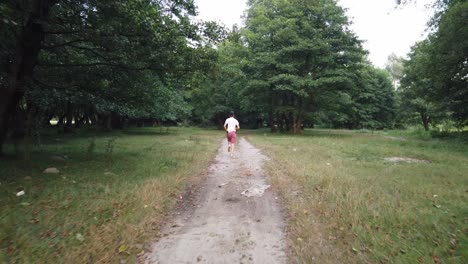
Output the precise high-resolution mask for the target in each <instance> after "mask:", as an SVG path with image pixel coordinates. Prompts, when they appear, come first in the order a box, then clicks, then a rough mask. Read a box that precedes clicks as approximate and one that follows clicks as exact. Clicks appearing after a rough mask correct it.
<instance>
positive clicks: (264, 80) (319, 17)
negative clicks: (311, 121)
mask: <svg viewBox="0 0 468 264" xmlns="http://www.w3.org/2000/svg"><path fill="white" fill-rule="evenodd" d="M244 35H245V39H246V45H247V46H248V47H249V49H250V50H251V53H250V54H251V57H250V58H249V60H250V62H251V63H250V64H249V65H248V66H247V72H246V73H247V74H248V75H249V77H248V79H249V82H248V87H249V92H250V94H251V95H255V99H254V100H257V102H258V103H257V104H258V105H259V106H260V107H261V108H263V110H264V111H267V112H268V113H269V116H270V117H269V119H270V124H271V125H272V126H273V123H274V121H273V120H276V121H275V122H276V125H277V126H279V128H280V129H284V130H287V131H289V132H291V133H293V134H297V133H300V132H301V126H302V123H303V119H304V117H305V116H306V115H307V114H308V113H309V112H311V111H314V110H316V104H317V103H318V102H319V101H320V100H321V99H322V97H323V96H328V95H329V94H330V93H335V94H336V93H337V92H339V91H340V90H343V89H344V90H346V89H347V88H349V87H350V86H351V76H352V75H353V74H354V73H355V67H356V65H358V64H359V63H362V62H363V57H364V51H363V49H362V47H361V43H360V41H359V40H358V39H357V38H356V37H355V36H354V34H353V33H352V32H351V31H350V30H349V29H348V20H347V18H346V16H345V15H344V11H343V9H342V8H341V7H339V6H337V5H336V2H335V1H331V0H330V1H313V2H312V1H299V0H298V1H296V0H274V1H262V0H258V1H249V9H248V12H247V18H246V29H245V31H244Z"/></svg>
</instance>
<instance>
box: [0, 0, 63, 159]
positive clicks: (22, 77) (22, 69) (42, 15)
mask: <svg viewBox="0 0 468 264" xmlns="http://www.w3.org/2000/svg"><path fill="white" fill-rule="evenodd" d="M57 2H58V0H33V1H32V4H31V11H30V13H29V17H28V18H27V20H26V24H25V26H24V27H23V28H22V31H21V34H20V36H19V37H18V40H17V42H16V49H15V51H14V56H13V57H12V58H10V59H12V63H11V64H10V63H9V62H5V63H7V64H10V65H9V68H8V73H7V74H8V80H7V83H6V84H2V86H1V87H0V153H2V149H3V143H4V142H5V140H6V135H7V132H8V125H9V121H10V118H11V115H12V113H13V112H14V111H15V109H16V106H17V105H18V102H19V101H20V100H21V98H23V95H24V92H25V91H26V89H27V87H26V83H27V82H28V81H30V80H31V79H32V76H33V71H34V68H35V67H36V65H37V58H38V55H39V51H40V50H41V43H42V41H43V40H44V31H43V28H44V25H43V23H44V21H46V20H47V18H48V15H49V9H50V7H51V6H53V5H54V4H56V3H57Z"/></svg>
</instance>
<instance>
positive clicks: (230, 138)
mask: <svg viewBox="0 0 468 264" xmlns="http://www.w3.org/2000/svg"><path fill="white" fill-rule="evenodd" d="M236 138H237V136H236V132H234V131H231V132H229V133H227V140H228V142H230V143H233V144H236Z"/></svg>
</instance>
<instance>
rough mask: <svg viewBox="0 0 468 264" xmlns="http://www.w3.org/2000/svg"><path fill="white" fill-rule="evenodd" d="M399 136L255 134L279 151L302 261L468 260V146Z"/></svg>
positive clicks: (278, 182)
mask: <svg viewBox="0 0 468 264" xmlns="http://www.w3.org/2000/svg"><path fill="white" fill-rule="evenodd" d="M389 135H390V136H389ZM395 135H398V133H394V134H392V133H363V132H359V131H356V132H353V131H336V130H335V131H333V130H307V131H305V133H304V135H301V136H294V137H293V136H288V135H272V134H269V133H265V134H263V133H259V132H256V133H252V135H249V138H250V140H251V141H252V142H253V143H254V144H255V145H256V146H257V147H260V148H261V149H262V150H263V151H264V152H265V153H266V154H267V155H269V156H270V158H271V161H270V162H269V163H268V164H267V170H268V172H269V173H270V174H271V176H272V180H271V181H272V184H273V186H274V187H275V188H276V190H278V191H279V192H280V193H281V195H282V196H283V197H284V200H285V203H286V206H287V209H288V213H289V216H290V222H289V235H288V236H289V242H290V245H291V249H292V251H293V252H292V255H293V259H292V261H293V262H300V263H340V262H341V263H468V229H467V223H468V207H467V201H468V173H467V172H468V144H466V143H463V142H462V141H450V140H448V141H444V140H430V139H426V140H420V139H417V138H412V137H410V135H406V136H407V137H409V138H399V137H395ZM386 157H407V158H414V159H420V160H427V161H430V163H389V162H385V161H384V158H386ZM317 223H320V224H319V225H317Z"/></svg>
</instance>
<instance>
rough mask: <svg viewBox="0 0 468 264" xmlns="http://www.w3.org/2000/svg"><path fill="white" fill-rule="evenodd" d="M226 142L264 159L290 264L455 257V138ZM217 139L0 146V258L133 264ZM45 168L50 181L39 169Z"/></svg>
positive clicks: (352, 134)
mask: <svg viewBox="0 0 468 264" xmlns="http://www.w3.org/2000/svg"><path fill="white" fill-rule="evenodd" d="M239 135H240V136H243V137H245V138H247V139H248V140H249V141H250V142H251V143H253V144H254V145H255V146H256V147H258V148H260V149H261V151H262V152H263V153H265V154H266V155H268V156H269V158H270V160H269V161H268V162H267V163H266V164H265V169H266V171H267V173H268V175H269V182H270V183H271V184H272V186H273V190H274V191H276V192H277V193H278V196H279V197H280V198H281V199H280V200H281V201H282V202H283V206H284V212H285V213H284V215H285V218H286V220H287V234H288V238H287V239H288V245H289V248H290V252H289V255H290V262H292V263H466V262H467V260H468V251H467V249H468V230H467V223H468V207H467V203H466V201H468V199H467V198H468V197H467V196H468V195H467V194H468V189H467V188H468V174H467V171H468V143H467V141H466V140H464V139H463V138H456V137H455V138H441V139H440V138H431V137H430V136H428V135H426V134H424V135H421V134H420V133H410V132H404V131H379V132H370V131H348V130H321V129H313V130H305V131H304V133H303V134H302V135H298V136H291V135H287V134H271V133H269V132H268V131H267V130H241V131H240V132H239ZM223 136H224V133H223V132H222V131H217V130H206V129H197V128H170V129H168V130H167V131H166V130H161V129H159V128H134V129H127V130H122V131H115V132H112V133H97V132H93V131H80V132H79V133H77V134H73V135H63V134H56V133H49V134H47V135H44V136H43V137H42V138H41V140H40V144H36V145H34V146H33V147H31V154H30V156H31V158H30V160H29V161H24V160H22V159H21V158H15V157H14V150H13V146H12V145H7V152H8V154H9V155H7V156H6V157H3V158H2V159H0V210H1V216H0V261H1V262H2V263H3V262H6V263H115V262H122V263H135V262H137V261H138V258H139V256H141V255H142V254H143V253H144V252H145V251H146V250H148V249H149V245H150V244H151V242H152V241H153V240H154V239H156V238H158V237H159V236H161V235H163V234H160V233H159V228H160V226H161V224H163V223H164V221H165V219H167V217H170V214H169V212H170V211H171V210H172V209H173V208H174V206H175V204H176V203H177V201H178V200H179V199H180V197H181V194H183V193H184V191H185V190H186V189H187V188H189V187H190V186H192V185H194V184H196V183H198V182H200V181H202V180H203V178H204V176H205V175H206V172H207V169H208V166H209V164H210V162H211V161H212V160H213V158H214V156H215V155H216V151H217V149H218V146H219V143H220V142H221V140H222V139H223ZM386 158H393V159H386ZM395 158H400V159H395ZM402 158H406V160H405V159H402ZM409 158H410V159H409ZM50 167H55V168H57V169H58V170H59V171H60V172H59V173H58V174H46V173H43V171H44V170H45V169H46V168H50ZM21 192H24V194H21Z"/></svg>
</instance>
